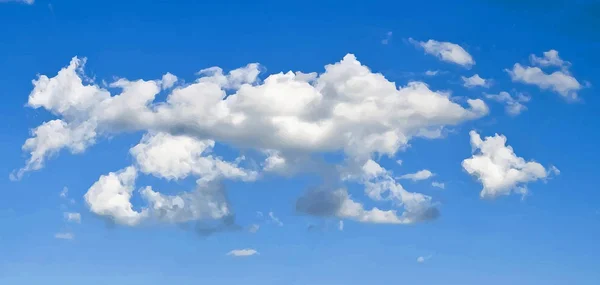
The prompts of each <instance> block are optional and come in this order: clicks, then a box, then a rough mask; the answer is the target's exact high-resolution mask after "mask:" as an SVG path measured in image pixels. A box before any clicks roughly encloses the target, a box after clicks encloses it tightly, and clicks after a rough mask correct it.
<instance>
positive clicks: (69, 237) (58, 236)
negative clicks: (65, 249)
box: [54, 233, 75, 240]
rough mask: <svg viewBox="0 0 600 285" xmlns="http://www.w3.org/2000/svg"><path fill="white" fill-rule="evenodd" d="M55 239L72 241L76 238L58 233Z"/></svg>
mask: <svg viewBox="0 0 600 285" xmlns="http://www.w3.org/2000/svg"><path fill="white" fill-rule="evenodd" d="M54 238H56V239H66V240H72V239H74V238H75V235H74V234H72V233H56V234H54Z"/></svg>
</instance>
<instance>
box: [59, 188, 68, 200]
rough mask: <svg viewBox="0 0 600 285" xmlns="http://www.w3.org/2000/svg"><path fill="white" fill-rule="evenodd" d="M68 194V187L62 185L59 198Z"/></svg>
mask: <svg viewBox="0 0 600 285" xmlns="http://www.w3.org/2000/svg"><path fill="white" fill-rule="evenodd" d="M68 195H69V188H67V187H66V186H65V187H63V189H62V190H61V191H60V194H59V196H60V197H61V198H67V196H68Z"/></svg>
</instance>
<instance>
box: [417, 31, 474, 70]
mask: <svg viewBox="0 0 600 285" xmlns="http://www.w3.org/2000/svg"><path fill="white" fill-rule="evenodd" d="M408 41H409V42H410V43H412V44H414V45H415V46H417V47H421V48H423V50H425V53H428V54H430V55H433V56H436V57H437V58H439V59H440V60H442V61H446V62H451V63H455V64H458V65H461V66H463V67H471V66H473V65H475V60H473V57H472V56H471V55H470V54H469V53H468V52H467V51H466V50H465V49H464V48H463V47H461V46H459V45H457V44H454V43H451V42H438V41H436V40H428V41H426V42H420V41H416V40H414V39H412V38H409V39H408Z"/></svg>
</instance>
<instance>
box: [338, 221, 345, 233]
mask: <svg viewBox="0 0 600 285" xmlns="http://www.w3.org/2000/svg"><path fill="white" fill-rule="evenodd" d="M338 230H340V231H343V230H344V221H339V223H338Z"/></svg>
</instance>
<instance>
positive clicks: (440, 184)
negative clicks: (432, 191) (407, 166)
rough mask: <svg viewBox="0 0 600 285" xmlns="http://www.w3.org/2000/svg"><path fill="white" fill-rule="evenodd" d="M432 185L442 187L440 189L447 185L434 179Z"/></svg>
mask: <svg viewBox="0 0 600 285" xmlns="http://www.w3.org/2000/svg"><path fill="white" fill-rule="evenodd" d="M431 186H433V187H436V188H440V189H445V188H446V185H445V184H444V183H442V182H437V181H433V182H431Z"/></svg>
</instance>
